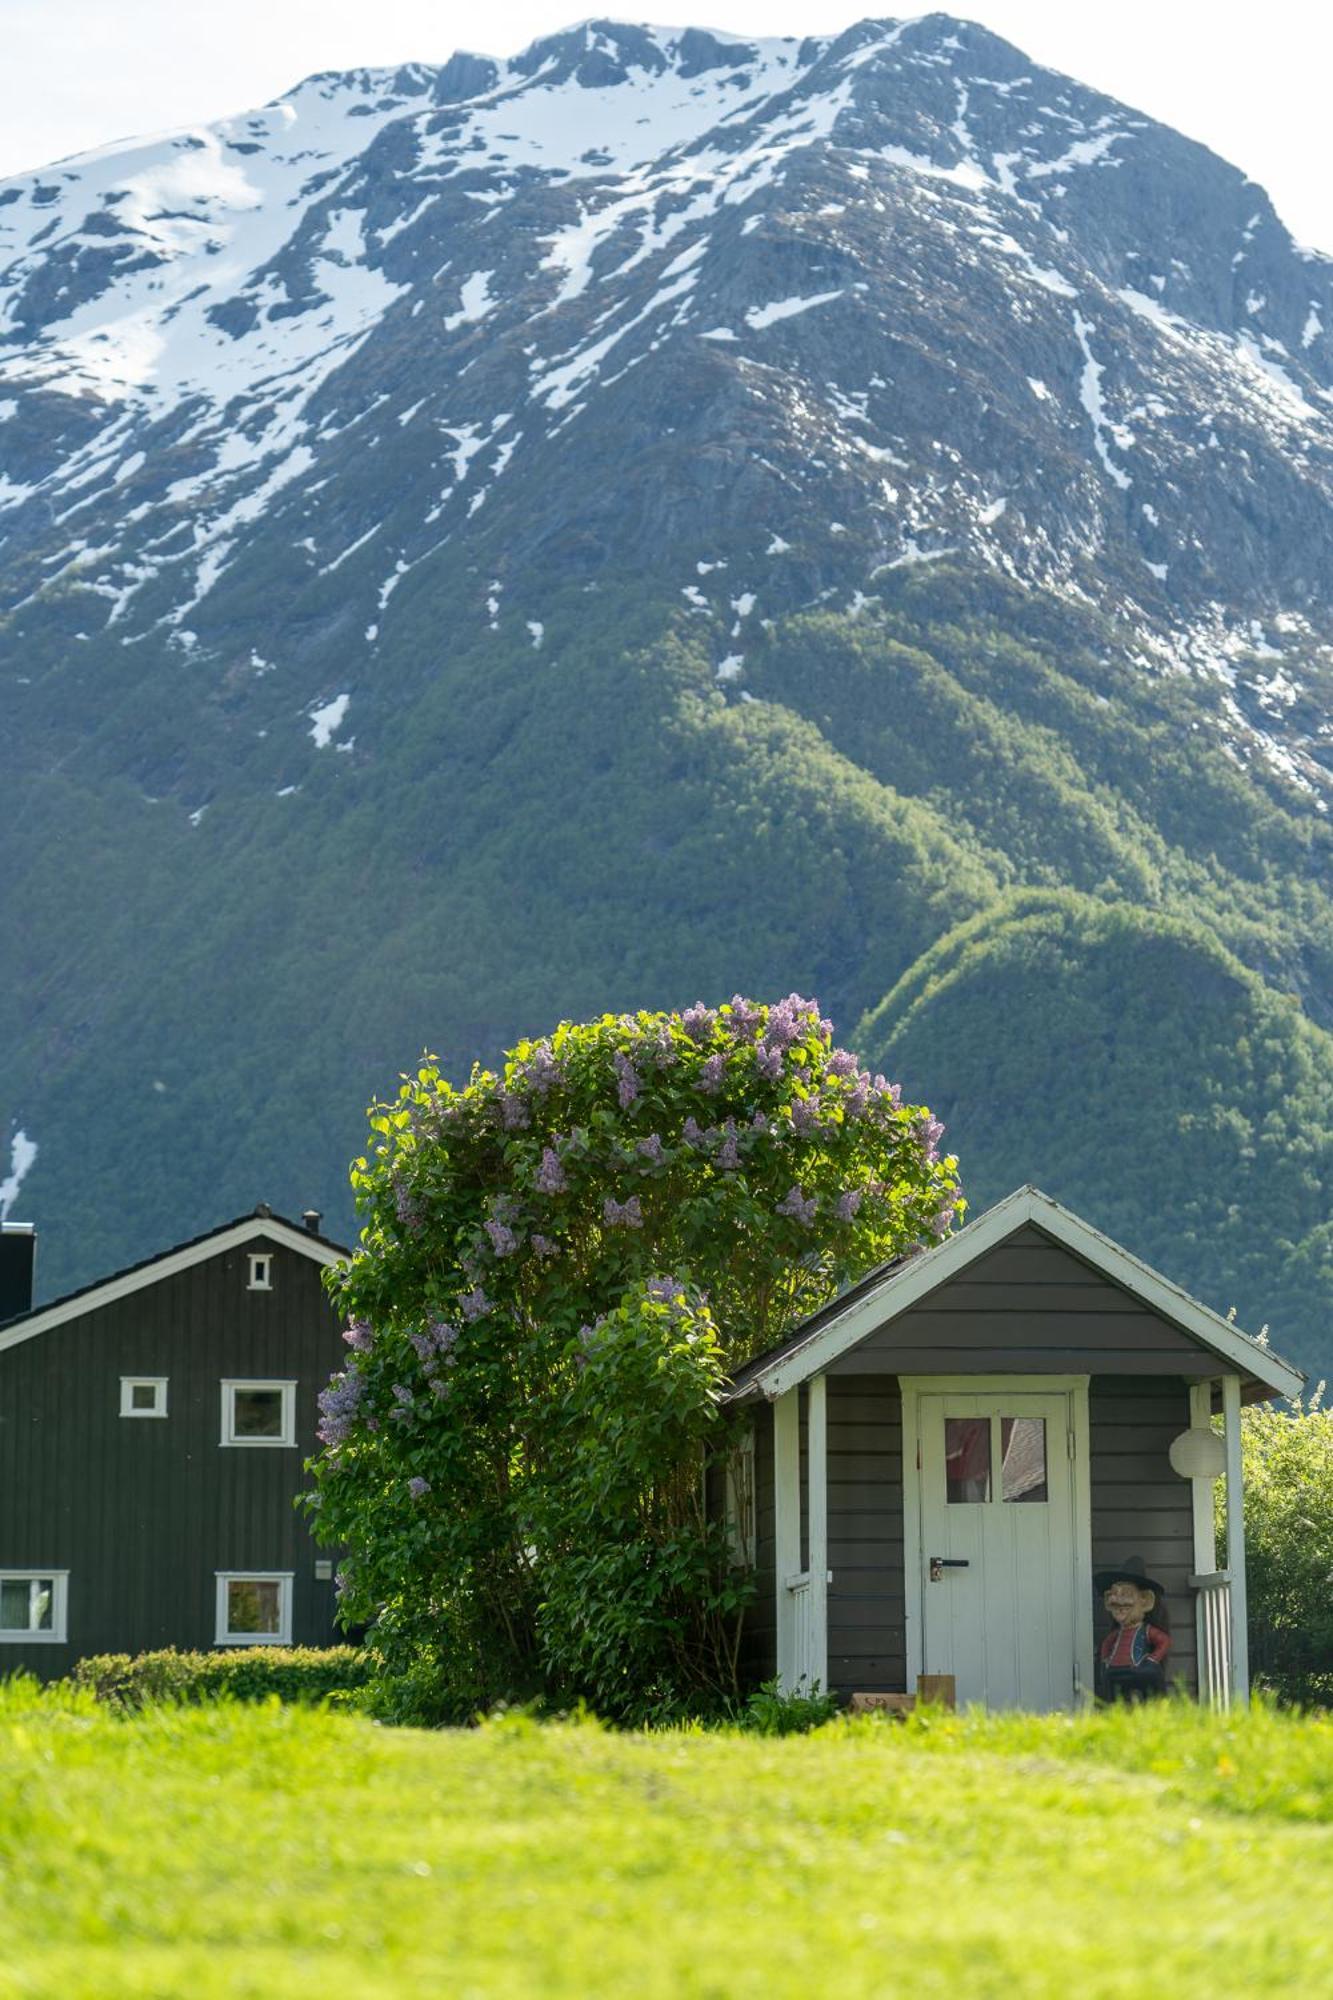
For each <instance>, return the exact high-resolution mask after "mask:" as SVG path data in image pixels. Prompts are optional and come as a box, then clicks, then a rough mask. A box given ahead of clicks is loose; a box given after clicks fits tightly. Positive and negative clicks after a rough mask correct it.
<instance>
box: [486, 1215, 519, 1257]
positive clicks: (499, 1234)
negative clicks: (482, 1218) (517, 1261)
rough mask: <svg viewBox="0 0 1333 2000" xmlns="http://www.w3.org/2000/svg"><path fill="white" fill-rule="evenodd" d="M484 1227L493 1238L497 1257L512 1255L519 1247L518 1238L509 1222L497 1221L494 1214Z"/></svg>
mask: <svg viewBox="0 0 1333 2000" xmlns="http://www.w3.org/2000/svg"><path fill="white" fill-rule="evenodd" d="M482 1227H483V1228H484V1229H485V1231H486V1234H487V1235H488V1236H489V1237H490V1239H491V1248H492V1250H493V1251H494V1252H495V1254H496V1256H497V1257H512V1256H513V1254H514V1252H515V1250H517V1248H518V1238H517V1236H515V1234H514V1232H513V1230H512V1229H511V1228H510V1227H509V1224H508V1223H507V1222H500V1221H497V1219H496V1218H495V1216H492V1217H491V1218H490V1220H489V1222H486V1223H483V1225H482Z"/></svg>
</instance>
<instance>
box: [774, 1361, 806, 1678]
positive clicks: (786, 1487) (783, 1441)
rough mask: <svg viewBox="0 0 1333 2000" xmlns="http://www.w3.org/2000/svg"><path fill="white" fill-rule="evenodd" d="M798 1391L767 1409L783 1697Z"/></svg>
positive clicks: (797, 1486)
mask: <svg viewBox="0 0 1333 2000" xmlns="http://www.w3.org/2000/svg"><path fill="white" fill-rule="evenodd" d="M800 1394H801V1392H800V1389H799V1388H795V1389H788V1390H787V1392H786V1394H785V1395H783V1396H779V1397H778V1399H777V1401H776V1402H775V1403H774V1405H773V1542H774V1565H773V1568H774V1589H775V1591H776V1594H777V1605H776V1611H777V1655H778V1683H779V1685H780V1686H781V1687H782V1689H783V1691H784V1692H786V1693H791V1692H792V1691H793V1690H794V1689H795V1686H796V1681H797V1677H798V1675H799V1673H800V1667H799V1665H798V1663H797V1659H796V1651H797V1646H796V1604H795V1600H794V1599H793V1597H792V1593H791V1591H790V1590H789V1589H788V1587H787V1584H788V1579H789V1578H790V1577H793V1576H795V1575H797V1574H798V1572H799V1570H800V1567H801V1417H800Z"/></svg>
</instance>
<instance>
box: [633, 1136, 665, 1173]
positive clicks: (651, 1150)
mask: <svg viewBox="0 0 1333 2000" xmlns="http://www.w3.org/2000/svg"><path fill="white" fill-rule="evenodd" d="M634 1150H635V1152H636V1153H639V1154H641V1155H642V1157H643V1158H644V1159H645V1160H650V1161H651V1162H652V1164H653V1165H654V1166H655V1167H660V1166H661V1164H662V1162H663V1160H664V1159H665V1158H666V1151H665V1149H664V1147H663V1145H662V1135H661V1133H660V1132H650V1133H649V1134H648V1137H647V1138H646V1139H640V1140H639V1142H638V1144H637V1146H636V1147H635V1148H634Z"/></svg>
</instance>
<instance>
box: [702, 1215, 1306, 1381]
mask: <svg viewBox="0 0 1333 2000" xmlns="http://www.w3.org/2000/svg"><path fill="white" fill-rule="evenodd" d="M1034 1230H1035V1231H1037V1232H1039V1234H1040V1239H1041V1240H1043V1241H1044V1242H1046V1243H1049V1244H1050V1245H1052V1246H1056V1247H1057V1253H1058V1252H1067V1253H1068V1254H1069V1257H1070V1258H1071V1259H1076V1260H1077V1265H1076V1266H1072V1267H1071V1268H1074V1269H1080V1268H1081V1269H1083V1270H1084V1271H1086V1273H1087V1275H1088V1277H1089V1278H1090V1279H1091V1280H1092V1281H1093V1282H1094V1283H1095V1282H1096V1281H1097V1279H1100V1280H1102V1281H1103V1284H1104V1285H1107V1286H1110V1287H1115V1288H1118V1290H1119V1291H1120V1292H1121V1293H1123V1294H1124V1295H1126V1297H1125V1303H1126V1306H1127V1307H1129V1308H1131V1310H1139V1311H1140V1312H1141V1314H1142V1315H1143V1318H1144V1324H1146V1323H1147V1321H1146V1316H1147V1315H1151V1316H1153V1317H1154V1318H1155V1319H1156V1321H1157V1322H1159V1323H1160V1326H1161V1341H1160V1342H1159V1345H1160V1346H1161V1347H1162V1348H1163V1349H1164V1350H1165V1351H1164V1354H1163V1356H1162V1358H1161V1363H1160V1365H1161V1366H1168V1365H1169V1354H1170V1351H1171V1350H1172V1349H1175V1350H1176V1351H1177V1352H1178V1353H1179V1355H1180V1358H1181V1361H1182V1363H1188V1362H1194V1363H1195V1366H1194V1367H1193V1368H1186V1369H1184V1370H1183V1372H1190V1373H1196V1374H1197V1373H1199V1372H1201V1371H1200V1369H1199V1366H1198V1361H1199V1357H1200V1350H1203V1351H1204V1353H1206V1354H1207V1355H1210V1356H1212V1357H1215V1358H1216V1360H1217V1361H1218V1363H1219V1364H1220V1365H1219V1368H1218V1370H1217V1372H1219V1373H1220V1372H1223V1369H1225V1370H1226V1371H1227V1372H1236V1373H1239V1374H1240V1375H1241V1376H1242V1377H1243V1378H1245V1380H1246V1382H1247V1383H1249V1384H1252V1385H1254V1386H1255V1387H1256V1388H1257V1389H1258V1390H1259V1392H1260V1393H1261V1394H1264V1395H1282V1396H1294V1395H1296V1394H1298V1393H1299V1391H1300V1389H1301V1387H1302V1385H1303V1382H1304V1377H1303V1376H1302V1375H1301V1373H1300V1372H1299V1370H1297V1369H1295V1368H1293V1367H1292V1366H1291V1365H1290V1363H1288V1362H1286V1361H1284V1360H1282V1359H1281V1357H1280V1356H1278V1355H1276V1354H1274V1353H1273V1352H1272V1350H1271V1349H1270V1348H1268V1347H1266V1346H1261V1345H1260V1343H1259V1342H1258V1341H1256V1340H1254V1339H1252V1338H1251V1337H1250V1335H1249V1334H1246V1333H1243V1332H1242V1331H1241V1330H1240V1328H1238V1327H1237V1326H1235V1325H1234V1324H1232V1323H1231V1322H1230V1321H1229V1320H1226V1319H1224V1318H1223V1317H1222V1316H1221V1315H1220V1314H1219V1313H1215V1312H1213V1311H1212V1310H1211V1308H1210V1307H1208V1306H1205V1305H1201V1304H1200V1303H1199V1301H1198V1300H1197V1299H1193V1298H1191V1297H1190V1296H1189V1294H1188V1293H1187V1292H1184V1291H1182V1290H1181V1288H1180V1287H1179V1286H1178V1285H1175V1284H1173V1283H1172V1282H1171V1281H1170V1280H1169V1279H1167V1278H1163V1277H1162V1276H1161V1275H1160V1274H1159V1273H1158V1272H1156V1271H1154V1270H1152V1269H1151V1268H1150V1267H1149V1266H1148V1265H1147V1264H1144V1263H1142V1262H1141V1261H1140V1260H1139V1259H1138V1258H1137V1257H1134V1256H1132V1255H1131V1254H1130V1252H1129V1251H1127V1250H1124V1249H1122V1248H1121V1247H1120V1245H1119V1244H1117V1243H1114V1242H1113V1241H1112V1240H1111V1238H1110V1237H1108V1236H1104V1235H1103V1234H1102V1233H1101V1231H1100V1230H1096V1229H1094V1228H1092V1226H1091V1225H1090V1224H1089V1223H1086V1222H1084V1221H1082V1220H1081V1218H1080V1217H1078V1216H1076V1215H1074V1214H1072V1213H1071V1211H1070V1210H1068V1209H1065V1208H1062V1207H1061V1206H1060V1204H1059V1203H1058V1202H1055V1201H1052V1200H1051V1198H1050V1196H1049V1195H1045V1194H1043V1193H1042V1192H1041V1190H1040V1189H1038V1188H1033V1187H1025V1188H1019V1189H1018V1190H1017V1191H1016V1192H1015V1193H1014V1194H1011V1195H1008V1196H1007V1197H1006V1198H1005V1199H1004V1200H1003V1201H1001V1202H998V1203H997V1204H996V1206H995V1207H994V1208H991V1209H988V1210H987V1211H986V1213H985V1214H984V1215H982V1216H979V1217H978V1218H977V1220H976V1221H974V1222H969V1223H967V1224H966V1225H965V1227H964V1228H962V1229H960V1230H959V1231H958V1233H957V1234H956V1235H954V1236H950V1237H948V1238H946V1239H945V1241H944V1242H943V1243H940V1244H937V1245H936V1246H935V1247H934V1248H932V1249H929V1250H922V1251H918V1252H916V1253H915V1254H913V1255H909V1256H907V1257H903V1258H899V1259H897V1260H895V1261H894V1262H893V1263H891V1264H886V1265H883V1266H881V1267H880V1268H879V1269H878V1270H876V1271H872V1272H870V1273H868V1274H867V1276H866V1277H864V1278H862V1279H861V1280H859V1281H858V1283H857V1284H855V1285H853V1286H852V1287H851V1288H850V1289H849V1290H848V1291H846V1292H844V1293H842V1294H841V1296H840V1297H838V1298H836V1299H834V1300H832V1301H831V1302H830V1303H829V1304H828V1305H827V1306H824V1307H822V1308H821V1309H820V1310H819V1311H818V1312H816V1313H814V1314H812V1315H811V1316H810V1318H809V1319H807V1320H805V1321H804V1322H803V1323H802V1324H801V1325H800V1326H798V1327H797V1328H796V1330H795V1331H794V1332H793V1333H792V1334H791V1335H790V1336H789V1338H788V1339H787V1340H785V1341H783V1342H782V1343H780V1345H778V1346H777V1347H774V1348H772V1349H770V1350H769V1352H768V1353H766V1354H761V1355H759V1356H757V1357H756V1359H755V1360H753V1361H750V1362H748V1363H747V1364H746V1365H745V1367H743V1368H741V1369H739V1370H738V1371H737V1374H736V1376H735V1378H734V1380H733V1382H732V1385H731V1388H730V1390H729V1392H728V1400H730V1401H733V1402H739V1401H742V1400H745V1399H749V1398H753V1397H756V1396H762V1397H765V1398H767V1399H769V1400H771V1399H773V1398H775V1397H777V1396H780V1395H782V1394H783V1393H784V1392H785V1391H786V1390H788V1389H790V1388H792V1387H794V1386H795V1385H796V1384H798V1383H800V1382H804V1381H807V1380H809V1378H810V1377H811V1376H813V1375H817V1374H823V1373H825V1372H827V1371H828V1370H830V1369H836V1368H838V1366H839V1364H840V1363H842V1364H843V1365H844V1366H854V1365H855V1356H856V1350H858V1349H861V1348H862V1347H863V1346H864V1347H866V1348H867V1350H869V1349H871V1348H874V1347H879V1348H881V1349H882V1352H881V1354H880V1357H879V1363H878V1365H879V1366H880V1367H881V1368H882V1369H884V1370H886V1371H887V1372H890V1373H892V1372H896V1371H895V1369H894V1363H893V1360H892V1358H891V1350H890V1340H889V1332H890V1329H893V1330H894V1331H897V1329H894V1328H893V1323H894V1322H896V1321H899V1320H900V1319H901V1317H902V1316H903V1315H905V1314H910V1313H911V1312H912V1309H913V1308H914V1307H921V1308H922V1309H923V1310H922V1312H921V1313H919V1314H918V1315H917V1317H916V1321H915V1326H916V1329H917V1331H918V1333H919V1331H920V1330H921V1329H922V1328H923V1327H924V1325H925V1322H926V1320H927V1319H928V1318H929V1319H932V1320H934V1321H935V1324H936V1327H937V1326H938V1325H939V1323H940V1315H938V1314H929V1313H928V1312H927V1310H926V1308H929V1307H930V1306H931V1305H934V1306H936V1307H939V1306H942V1305H944V1304H945V1303H946V1302H945V1301H944V1300H942V1299H938V1298H935V1297H934V1295H935V1294H937V1293H938V1292H939V1290H940V1288H941V1287H947V1286H956V1285H957V1284H958V1281H960V1280H964V1279H968V1278H971V1277H972V1276H973V1275H974V1271H973V1267H974V1266H978V1265H981V1264H983V1261H984V1260H986V1259H988V1258H991V1253H992V1252H994V1251H996V1250H1000V1249H1002V1248H1003V1247H1004V1246H1006V1245H1009V1244H1011V1243H1013V1242H1014V1240H1015V1239H1018V1240H1024V1239H1026V1240H1028V1241H1031V1240H1032V1232H1033V1231H1034ZM993 1262H994V1260H993V1259H992V1264H993ZM975 1275H977V1276H980V1275H981V1273H980V1272H977V1273H975ZM1098 1317H1103V1318H1105V1317H1106V1316H1104V1315H1097V1314H1092V1315H1089V1316H1088V1318H1087V1320H1086V1321H1083V1322H1080V1326H1083V1325H1086V1327H1087V1328H1088V1329H1089V1330H1091V1329H1092V1328H1093V1327H1095V1324H1096V1320H1097V1318H1098ZM973 1323H974V1325H976V1324H977V1323H978V1322H977V1321H975V1320H974V1322H973ZM911 1324H912V1323H911V1322H909V1325H911ZM934 1330H935V1329H934V1328H931V1329H930V1331H931V1333H932V1334H933V1332H934ZM1104 1330H1105V1331H1106V1332H1107V1333H1108V1334H1109V1337H1110V1339H1111V1341H1112V1342H1114V1340H1115V1337H1116V1336H1115V1332H1114V1329H1113V1328H1111V1327H1110V1326H1109V1325H1107V1326H1106V1327H1105V1329H1104ZM902 1331H903V1332H904V1334H905V1333H906V1331H907V1329H906V1328H904V1329H902ZM881 1334H882V1335H883V1336H884V1338H883V1340H882V1341H878V1342H877V1341H876V1338H875V1337H876V1336H877V1335H881ZM1080 1344H1081V1340H1080ZM919 1345H920V1342H919V1340H918V1346H919ZM1089 1345H1090V1346H1091V1345H1092V1343H1089ZM927 1351H928V1350H927ZM914 1352H915V1350H914V1349H913V1348H912V1345H911V1341H910V1340H909V1341H908V1342H907V1354H906V1355H905V1357H904V1372H908V1373H918V1372H931V1371H930V1367H929V1363H928V1362H927V1363H925V1364H924V1369H923V1363H922V1362H921V1360H919V1359H914V1358H910V1356H911V1355H912V1354H913V1353H914ZM867 1358H868V1354H867ZM1011 1365H1012V1364H1011ZM1029 1365H1032V1366H1036V1367H1040V1366H1041V1364H1040V1362H1036V1363H1030V1364H1029ZM1087 1365H1088V1372H1095V1364H1094V1363H1093V1361H1092V1359H1091V1356H1090V1359H1089V1363H1088V1364H1087ZM1071 1366H1073V1367H1077V1360H1073V1361H1071V1360H1070V1358H1069V1357H1068V1356H1067V1355H1066V1356H1065V1357H1064V1358H1063V1359H1062V1360H1061V1362H1060V1365H1059V1367H1058V1368H1057V1369H1056V1372H1058V1373H1066V1372H1069V1369H1070V1367H1071ZM977 1370H978V1372H983V1373H984V1372H988V1370H987V1369H986V1366H985V1355H984V1350H983V1351H982V1352H980V1353H979V1354H978V1357H977ZM960 1372H963V1371H961V1370H960Z"/></svg>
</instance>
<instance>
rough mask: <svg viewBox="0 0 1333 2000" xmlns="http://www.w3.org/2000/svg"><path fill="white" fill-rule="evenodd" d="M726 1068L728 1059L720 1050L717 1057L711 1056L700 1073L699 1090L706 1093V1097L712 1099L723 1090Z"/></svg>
mask: <svg viewBox="0 0 1333 2000" xmlns="http://www.w3.org/2000/svg"><path fill="white" fill-rule="evenodd" d="M726 1067H727V1059H726V1057H725V1056H724V1055H723V1054H722V1052H721V1050H720V1049H719V1051H718V1053H717V1054H716V1055H715V1056H709V1058H708V1061H707V1062H706V1063H705V1064H704V1066H703V1068H702V1069H701V1070H700V1071H699V1088H700V1090H702V1091H703V1092H704V1094H705V1096H707V1097H712V1096H714V1095H715V1094H716V1093H717V1092H718V1091H719V1090H721V1088H722V1078H723V1075H724V1074H725V1071H726Z"/></svg>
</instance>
